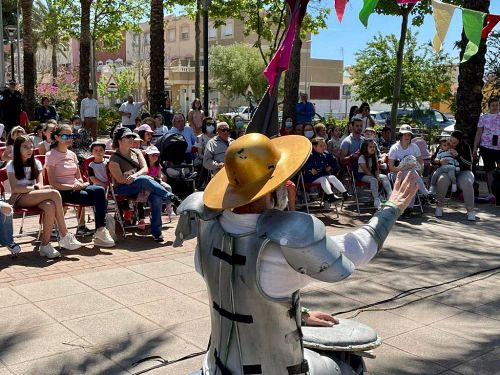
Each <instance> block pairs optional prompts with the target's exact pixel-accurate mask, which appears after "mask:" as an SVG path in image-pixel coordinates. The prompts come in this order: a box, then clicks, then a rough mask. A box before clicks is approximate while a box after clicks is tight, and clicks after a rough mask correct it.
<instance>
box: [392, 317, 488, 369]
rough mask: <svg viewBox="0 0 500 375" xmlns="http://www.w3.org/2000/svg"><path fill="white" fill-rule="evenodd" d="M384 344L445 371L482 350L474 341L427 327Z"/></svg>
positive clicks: (475, 355) (393, 338)
mask: <svg viewBox="0 0 500 375" xmlns="http://www.w3.org/2000/svg"><path fill="white" fill-rule="evenodd" d="M385 342H386V343H387V344H389V345H391V346H394V347H396V348H398V349H401V350H404V351H406V352H408V353H411V354H413V355H416V356H418V357H421V358H423V359H424V360H425V361H432V362H435V363H437V364H439V365H441V366H443V367H445V368H447V369H450V368H452V367H453V366H456V365H458V364H460V363H462V362H464V361H467V360H469V359H471V358H475V357H477V356H478V355H480V354H481V353H482V351H483V350H484V348H483V347H481V345H478V344H477V343H476V342H474V341H471V340H467V339H464V338H462V337H460V336H456V335H452V334H450V333H448V332H445V331H442V330H439V329H436V328H435V327H429V326H426V327H421V328H417V329H415V330H413V331H410V332H407V333H403V334H401V335H398V336H395V337H391V338H389V339H387V340H385Z"/></svg>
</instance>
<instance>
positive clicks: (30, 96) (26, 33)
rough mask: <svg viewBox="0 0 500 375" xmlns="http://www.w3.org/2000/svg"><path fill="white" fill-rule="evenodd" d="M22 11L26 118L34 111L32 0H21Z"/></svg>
mask: <svg viewBox="0 0 500 375" xmlns="http://www.w3.org/2000/svg"><path fill="white" fill-rule="evenodd" d="M21 10H22V12H23V60H24V63H23V72H24V110H25V111H26V112H27V114H28V118H34V113H35V74H34V73H35V54H34V50H33V31H32V29H31V21H32V14H31V13H32V10H33V1H32V0H21Z"/></svg>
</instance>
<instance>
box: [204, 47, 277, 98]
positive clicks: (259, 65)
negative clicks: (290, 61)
mask: <svg viewBox="0 0 500 375" xmlns="http://www.w3.org/2000/svg"><path fill="white" fill-rule="evenodd" d="M208 61H209V71H210V74H211V76H212V79H213V82H214V86H215V88H216V89H217V90H219V91H220V92H221V93H222V94H223V95H224V96H225V97H227V98H228V99H232V98H233V97H236V96H239V95H245V94H246V89H247V87H248V86H249V85H250V86H251V87H252V90H253V93H254V95H255V96H256V97H261V96H262V95H263V94H264V92H265V90H266V88H267V81H266V79H265V78H264V76H263V75H262V71H263V70H264V63H263V61H262V59H261V57H260V55H259V51H258V50H257V49H256V48H253V47H251V46H249V45H248V44H242V43H237V44H232V45H229V46H221V45H217V46H213V47H212V48H210V55H209V60H208Z"/></svg>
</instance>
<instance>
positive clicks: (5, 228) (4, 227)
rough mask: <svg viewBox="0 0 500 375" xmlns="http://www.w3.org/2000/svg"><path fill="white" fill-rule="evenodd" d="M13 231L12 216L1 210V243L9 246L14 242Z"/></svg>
mask: <svg viewBox="0 0 500 375" xmlns="http://www.w3.org/2000/svg"><path fill="white" fill-rule="evenodd" d="M12 231H13V229H12V216H6V215H4V214H3V213H2V212H1V211H0V245H3V246H8V245H11V244H12V243H13V242H14V238H13V237H12Z"/></svg>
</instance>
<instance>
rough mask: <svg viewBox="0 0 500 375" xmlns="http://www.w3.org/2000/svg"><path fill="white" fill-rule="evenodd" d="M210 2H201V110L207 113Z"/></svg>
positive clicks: (204, 0) (207, 0) (203, 0)
mask: <svg viewBox="0 0 500 375" xmlns="http://www.w3.org/2000/svg"><path fill="white" fill-rule="evenodd" d="M211 2H212V1H211V0H202V5H203V108H204V110H205V112H207V113H208V7H209V6H210V3H211Z"/></svg>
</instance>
